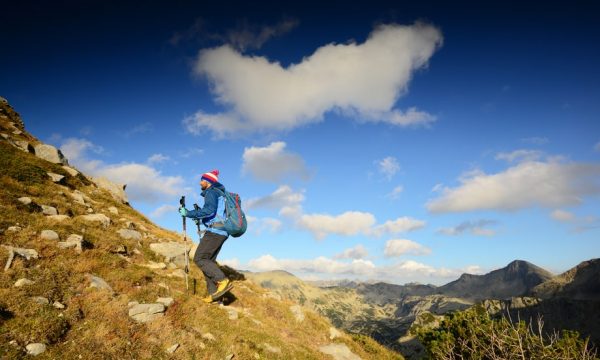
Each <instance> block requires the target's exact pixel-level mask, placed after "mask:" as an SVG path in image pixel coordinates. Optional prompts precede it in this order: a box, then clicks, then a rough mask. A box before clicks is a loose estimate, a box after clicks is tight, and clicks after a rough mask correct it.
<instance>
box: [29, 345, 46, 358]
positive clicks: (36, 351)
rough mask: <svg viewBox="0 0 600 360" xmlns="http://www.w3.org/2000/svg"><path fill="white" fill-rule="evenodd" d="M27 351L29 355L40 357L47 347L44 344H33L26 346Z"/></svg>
mask: <svg viewBox="0 0 600 360" xmlns="http://www.w3.org/2000/svg"><path fill="white" fill-rule="evenodd" d="M25 349H27V355H31V356H38V355H40V354H41V353H43V352H44V351H46V345H44V344H42V343H33V344H29V345H27V346H25Z"/></svg>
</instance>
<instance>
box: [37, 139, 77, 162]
mask: <svg viewBox="0 0 600 360" xmlns="http://www.w3.org/2000/svg"><path fill="white" fill-rule="evenodd" d="M34 152H35V156H37V157H39V158H41V159H44V160H46V161H50V162H51V163H54V164H63V165H69V162H68V161H67V158H65V156H64V155H63V153H62V152H61V151H60V150H59V149H57V148H55V147H54V146H52V145H48V144H39V145H36V146H35V147H34Z"/></svg>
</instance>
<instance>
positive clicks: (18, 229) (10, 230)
mask: <svg viewBox="0 0 600 360" xmlns="http://www.w3.org/2000/svg"><path fill="white" fill-rule="evenodd" d="M21 230H23V228H22V227H20V226H16V225H15V226H9V227H8V229H6V231H8V232H19V231H21Z"/></svg>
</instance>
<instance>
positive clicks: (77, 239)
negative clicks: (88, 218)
mask: <svg viewBox="0 0 600 360" xmlns="http://www.w3.org/2000/svg"><path fill="white" fill-rule="evenodd" d="M58 247H59V248H60V249H70V248H75V250H76V251H77V252H78V253H81V252H82V251H83V236H81V235H77V234H71V235H69V237H68V238H67V241H60V242H59V243H58Z"/></svg>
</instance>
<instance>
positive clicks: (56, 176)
mask: <svg viewBox="0 0 600 360" xmlns="http://www.w3.org/2000/svg"><path fill="white" fill-rule="evenodd" d="M46 174H48V176H50V178H51V179H52V182H55V183H59V182H61V181H62V179H64V178H65V177H64V176H63V175H60V174H56V173H53V172H48V173H46Z"/></svg>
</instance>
